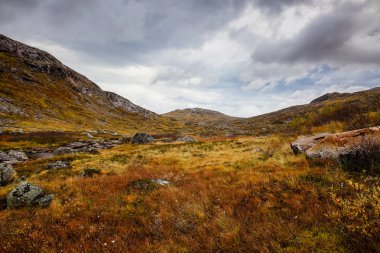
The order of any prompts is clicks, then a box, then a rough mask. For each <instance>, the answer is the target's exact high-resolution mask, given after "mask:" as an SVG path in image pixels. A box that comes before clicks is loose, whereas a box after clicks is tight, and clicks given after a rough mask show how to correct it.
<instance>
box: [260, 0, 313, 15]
mask: <svg viewBox="0 0 380 253" xmlns="http://www.w3.org/2000/svg"><path fill="white" fill-rule="evenodd" d="M254 2H255V5H256V6H258V7H259V8H261V9H263V10H265V11H266V12H267V13H269V14H277V13H279V12H282V11H283V10H284V9H285V8H287V7H289V6H294V5H311V4H312V3H313V2H314V0H255V1H254Z"/></svg>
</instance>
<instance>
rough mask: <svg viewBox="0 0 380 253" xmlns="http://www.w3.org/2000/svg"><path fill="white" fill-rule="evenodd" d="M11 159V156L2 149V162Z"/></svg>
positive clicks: (0, 154)
mask: <svg viewBox="0 0 380 253" xmlns="http://www.w3.org/2000/svg"><path fill="white" fill-rule="evenodd" d="M9 160H11V158H10V157H9V156H8V155H7V154H6V153H5V152H3V151H1V150H0V162H6V161H9Z"/></svg>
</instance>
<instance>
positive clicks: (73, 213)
mask: <svg viewBox="0 0 380 253" xmlns="http://www.w3.org/2000/svg"><path fill="white" fill-rule="evenodd" d="M288 141H289V140H288V139H286V138H280V137H266V138H239V139H223V140H213V141H205V142H198V143H191V144H175V143H174V144H153V145H141V146H134V145H130V144H125V145H122V146H119V147H117V148H114V149H112V150H106V151H103V152H101V154H100V155H95V156H94V155H91V156H87V157H86V156H84V157H77V158H75V157H73V158H72V160H73V162H72V168H70V169H66V171H59V170H57V171H52V172H46V171H45V172H44V170H43V169H40V170H37V169H35V174H33V175H31V176H30V178H29V180H28V181H30V182H31V183H35V184H38V185H40V186H41V187H43V188H44V190H45V191H46V192H48V193H54V194H55V199H54V201H53V202H52V204H51V206H50V207H49V208H48V209H23V210H3V211H0V221H1V226H0V241H1V245H0V247H1V249H0V251H2V252H14V251H18V252H36V251H37V252H38V251H40V252H61V251H63V252H295V251H298V249H302V250H303V251H304V252H306V251H316V250H320V251H319V252H342V251H350V250H354V249H355V248H349V245H350V244H349V242H348V241H347V240H348V238H346V237H345V234H344V233H341V232H340V230H339V229H340V225H339V224H340V223H339V224H338V223H336V221H335V220H333V219H331V218H330V217H329V216H328V215H327V214H328V213H334V214H335V213H336V211H339V209H338V207H337V205H335V204H334V203H333V201H332V198H331V196H332V195H331V193H332V192H334V191H336V190H338V189H339V190H341V189H340V185H341V183H342V182H345V181H346V180H347V175H348V174H346V173H345V172H341V171H340V170H332V169H326V168H323V167H312V168H310V167H309V165H308V163H307V161H306V159H305V158H304V157H302V156H293V155H292V154H291V151H290V149H289V147H288ZM272 145H273V146H274V147H270V146H272ZM272 149H274V150H272ZM267 150H271V152H272V153H273V154H272V155H271V156H270V157H268V156H267V154H266V153H267ZM38 163H40V164H45V163H46V161H44V160H41V161H35V162H34V163H33V166H31V167H33V168H37V167H38ZM22 168H23V167H22V166H20V171H21V170H22ZM85 168H99V169H101V171H102V174H101V175H98V176H95V177H92V178H82V177H79V176H78V175H79V172H80V171H81V170H83V169H85ZM54 173H55V174H54ZM54 175H56V177H54ZM148 179H163V180H167V181H169V182H170V183H169V185H162V186H160V185H156V186H155V187H153V188H151V189H150V190H144V189H134V190H133V191H129V190H128V187H131V186H130V185H131V184H130V183H131V182H133V181H135V180H148ZM15 185H16V183H14V184H13V185H11V186H8V187H6V188H3V189H1V190H0V198H1V197H4V196H5V195H6V194H7V192H9V190H10V189H11V188H12V187H14V186H15ZM347 194H349V192H348V193H347ZM327 238H328V239H327ZM356 249H358V248H356Z"/></svg>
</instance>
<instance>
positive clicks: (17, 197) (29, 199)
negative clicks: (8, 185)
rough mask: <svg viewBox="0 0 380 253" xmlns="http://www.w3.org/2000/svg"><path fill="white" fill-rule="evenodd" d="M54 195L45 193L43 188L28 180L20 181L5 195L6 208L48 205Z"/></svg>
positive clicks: (43, 206) (44, 206)
mask: <svg viewBox="0 0 380 253" xmlns="http://www.w3.org/2000/svg"><path fill="white" fill-rule="evenodd" d="M53 198H54V195H53V194H50V195H45V194H44V192H43V190H42V189H41V188H40V187H38V186H36V185H33V184H30V183H28V182H22V183H21V184H19V185H18V186H17V187H16V188H15V189H13V190H12V191H11V192H10V193H9V194H8V196H7V207H8V208H24V207H42V208H46V207H48V206H49V205H50V203H51V201H52V200H53Z"/></svg>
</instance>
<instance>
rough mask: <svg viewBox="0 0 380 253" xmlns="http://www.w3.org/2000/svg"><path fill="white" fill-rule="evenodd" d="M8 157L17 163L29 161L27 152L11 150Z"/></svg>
mask: <svg viewBox="0 0 380 253" xmlns="http://www.w3.org/2000/svg"><path fill="white" fill-rule="evenodd" d="M8 156H9V158H10V160H14V161H17V162H22V161H25V160H28V157H27V156H26V154H25V152H22V151H15V150H11V151H9V152H8Z"/></svg>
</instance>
